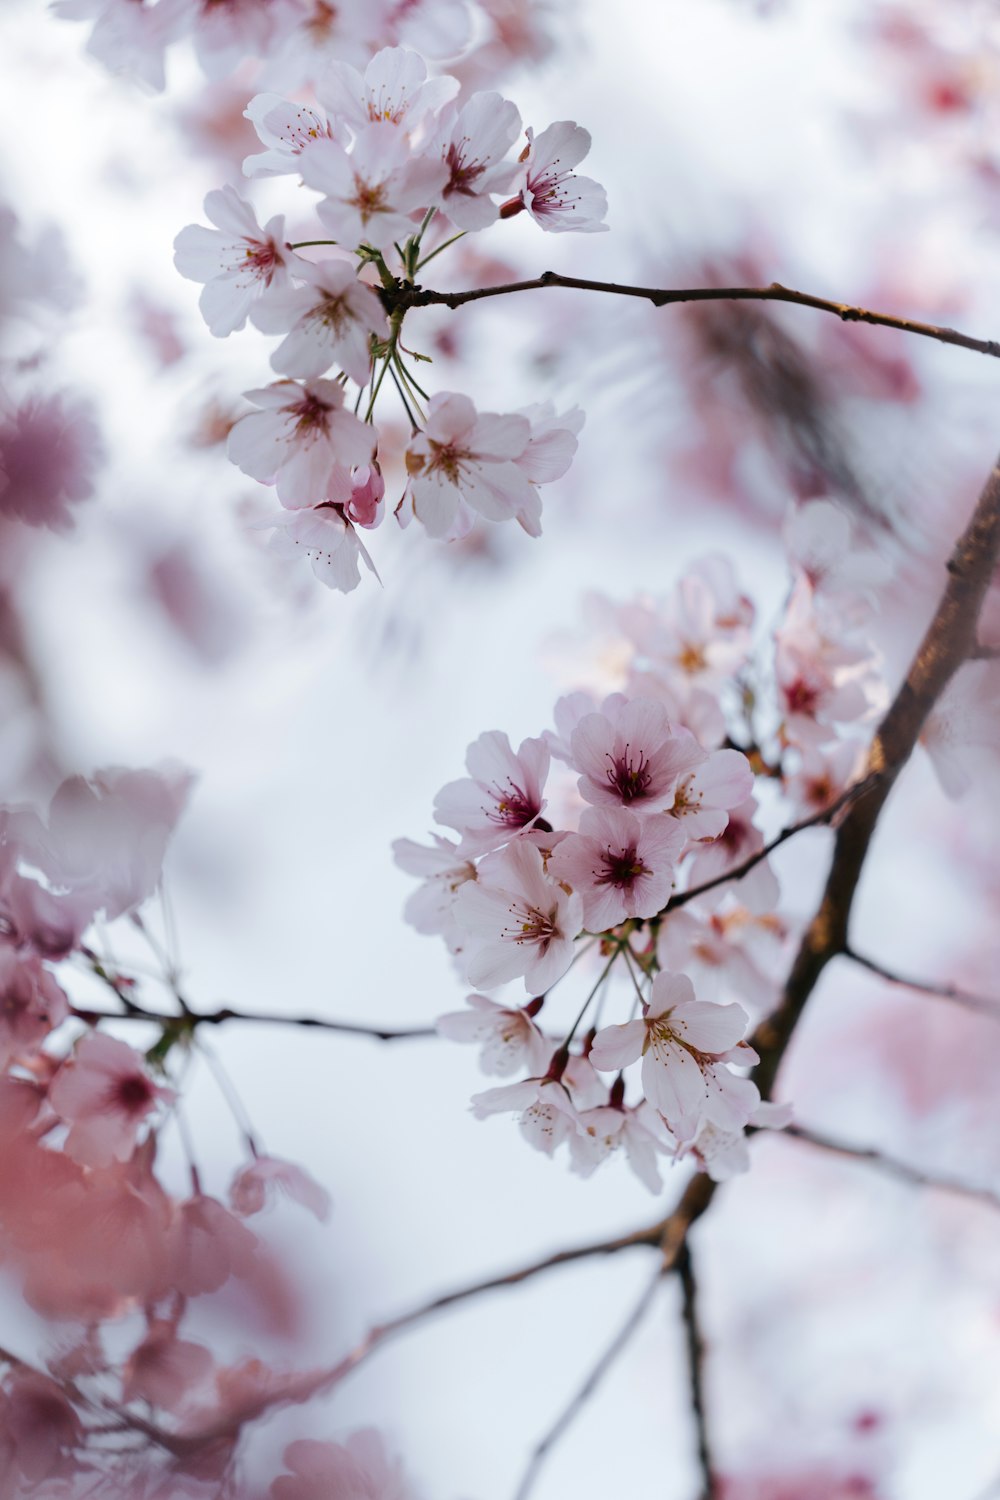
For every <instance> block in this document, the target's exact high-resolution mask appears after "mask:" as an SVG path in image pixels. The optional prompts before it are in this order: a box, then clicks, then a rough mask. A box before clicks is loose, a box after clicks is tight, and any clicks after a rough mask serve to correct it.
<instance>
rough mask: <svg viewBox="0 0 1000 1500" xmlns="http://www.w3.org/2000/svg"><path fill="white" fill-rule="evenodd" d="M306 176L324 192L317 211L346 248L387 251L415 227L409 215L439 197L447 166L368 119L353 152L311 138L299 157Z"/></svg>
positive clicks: (323, 139)
mask: <svg viewBox="0 0 1000 1500" xmlns="http://www.w3.org/2000/svg"><path fill="white" fill-rule="evenodd" d="M299 168H300V170H301V172H302V180H303V182H304V183H305V184H306V186H307V187H311V188H315V189H316V191H317V192H320V193H322V194H323V195H324V196H323V198H322V200H321V201H320V203H319V205H318V207H317V210H316V211H317V213H318V214H319V217H320V218H321V219H322V221H323V223H324V225H325V226H326V228H327V229H328V230H329V231H330V234H331V235H332V236H333V238H334V239H335V240H336V241H337V242H338V244H341V245H343V246H344V247H345V248H346V249H348V250H355V249H357V248H358V247H359V246H361V245H370V246H371V247H372V248H373V249H375V250H381V251H385V252H388V251H389V250H391V249H392V245H393V241H394V240H398V241H400V243H402V241H403V240H405V239H408V238H409V236H410V235H411V234H412V233H413V231H414V230H415V228H416V225H415V224H414V223H413V222H412V219H411V215H412V214H413V213H414V212H415V211H417V210H419V209H425V208H427V207H428V205H429V204H431V203H433V202H434V200H435V199H436V198H437V197H439V195H440V192H441V187H442V184H443V182H444V177H445V169H444V166H443V164H442V163H441V162H439V161H437V160H436V158H435V157H433V156H431V155H422V154H419V153H414V152H413V151H412V150H411V149H410V146H409V143H408V142H407V140H406V137H405V135H404V134H403V133H402V132H400V131H395V130H380V129H379V128H378V127H377V126H374V125H369V126H368V127H367V128H366V129H365V130H363V131H362V132H361V134H360V135H359V136H358V137H357V139H356V140H355V142H354V146H353V149H352V150H351V153H350V155H348V153H347V152H346V151H345V150H344V148H343V146H340V145H338V143H337V142H336V141H332V140H329V139H326V138H321V139H320V140H317V141H312V142H310V144H309V145H308V146H306V147H305V149H304V150H303V151H302V153H301V155H300V157H299Z"/></svg>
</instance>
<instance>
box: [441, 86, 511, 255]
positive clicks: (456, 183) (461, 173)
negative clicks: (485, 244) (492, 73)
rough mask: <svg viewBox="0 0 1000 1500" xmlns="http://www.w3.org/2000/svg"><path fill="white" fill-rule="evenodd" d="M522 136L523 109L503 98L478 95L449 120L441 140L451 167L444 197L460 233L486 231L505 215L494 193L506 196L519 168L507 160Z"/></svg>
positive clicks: (443, 156) (447, 167)
mask: <svg viewBox="0 0 1000 1500" xmlns="http://www.w3.org/2000/svg"><path fill="white" fill-rule="evenodd" d="M520 133H521V116H520V114H519V113H518V111H517V107H516V105H514V104H511V102H510V101H509V100H508V99H504V98H502V97H501V95H500V94H495V93H486V94H473V95H472V97H471V99H469V101H468V103H467V104H465V105H464V106H463V108H462V109H461V110H460V111H458V113H457V114H456V113H455V112H454V110H452V111H451V112H450V114H449V116H448V118H447V119H446V120H445V121H444V124H443V127H442V130H441V132H440V134H439V136H438V140H437V142H436V149H437V150H439V151H440V155H441V160H442V162H443V163H444V167H445V180H444V183H443V188H442V191H441V194H440V198H441V203H442V205H443V207H444V210H445V212H446V213H447V215H448V217H449V218H450V219H451V220H452V222H453V223H454V224H456V225H457V226H458V228H459V229H465V230H470V229H485V228H486V226H487V225H488V224H492V223H493V222H494V220H495V219H496V218H497V216H498V214H499V208H498V207H497V205H496V204H495V203H494V202H493V199H492V198H491V196H490V194H491V193H503V192H506V191H507V190H508V189H509V188H510V187H511V186H512V184H513V182H514V180H515V178H516V175H517V172H518V166H517V163H516V162H505V161H504V160H503V158H504V157H505V156H506V155H507V152H508V151H509V150H510V148H511V146H513V144H514V142H515V141H516V140H517V138H518V136H519V135H520Z"/></svg>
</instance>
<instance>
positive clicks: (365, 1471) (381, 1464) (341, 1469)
mask: <svg viewBox="0 0 1000 1500" xmlns="http://www.w3.org/2000/svg"><path fill="white" fill-rule="evenodd" d="M283 1462H284V1464H285V1467H286V1468H287V1469H289V1470H291V1473H290V1474H282V1475H280V1476H279V1478H277V1479H275V1481H274V1483H273V1484H272V1485H271V1488H270V1491H269V1495H270V1500H341V1497H343V1500H416V1494H415V1492H414V1490H413V1489H412V1488H411V1487H410V1484H409V1483H408V1481H407V1479H406V1476H405V1474H404V1473H403V1469H402V1465H401V1463H400V1461H399V1460H398V1459H394V1458H390V1457H389V1455H388V1454H387V1452H386V1449H385V1445H384V1443H383V1441H382V1437H381V1435H380V1434H379V1433H377V1432H375V1431H373V1430H372V1429H371V1428H364V1429H362V1430H361V1431H360V1432H354V1433H352V1434H351V1436H350V1437H349V1438H348V1439H347V1440H346V1442H345V1443H344V1445H343V1446H341V1445H340V1444H339V1443H321V1442H317V1441H315V1440H314V1439H312V1438H299V1439H298V1441H297V1442H294V1443H289V1445H288V1447H287V1448H286V1449H285V1452H284V1455H283Z"/></svg>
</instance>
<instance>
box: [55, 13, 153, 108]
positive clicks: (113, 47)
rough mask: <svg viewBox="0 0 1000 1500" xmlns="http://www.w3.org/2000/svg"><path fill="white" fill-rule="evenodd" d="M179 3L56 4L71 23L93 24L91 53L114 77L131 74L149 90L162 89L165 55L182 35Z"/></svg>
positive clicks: (90, 43)
mask: <svg viewBox="0 0 1000 1500" xmlns="http://www.w3.org/2000/svg"><path fill="white" fill-rule="evenodd" d="M178 4H179V0H156V3H155V4H149V3H147V0H55V4H54V5H53V7H52V9H53V10H54V12H55V14H56V15H57V16H62V17H64V18H65V19H66V20H67V21H85V20H93V21H94V29H93V31H92V32H91V33H90V37H89V39H88V41H87V51H88V52H89V53H90V54H91V55H92V56H93V57H96V58H97V59H98V60H99V61H100V62H102V63H103V64H104V66H105V67H106V68H107V69H108V70H109V72H112V73H126V74H130V75H132V76H133V77H135V78H136V79H138V80H139V81H140V82H142V83H144V84H146V86H147V87H148V88H152V89H157V90H159V89H162V88H163V86H164V83H165V81H166V79H165V75H164V54H165V51H166V48H167V46H168V44H169V43H170V42H172V41H173V40H174V38H175V37H176V36H177V35H178V34H179V31H180V23H181V20H182V17H181V14H180V11H179V8H178Z"/></svg>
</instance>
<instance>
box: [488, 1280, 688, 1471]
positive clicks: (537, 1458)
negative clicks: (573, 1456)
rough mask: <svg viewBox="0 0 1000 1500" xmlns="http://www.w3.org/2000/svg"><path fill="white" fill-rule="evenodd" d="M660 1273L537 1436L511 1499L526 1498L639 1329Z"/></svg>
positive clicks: (657, 1284)
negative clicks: (581, 1381) (545, 1464)
mask: <svg viewBox="0 0 1000 1500" xmlns="http://www.w3.org/2000/svg"><path fill="white" fill-rule="evenodd" d="M663 1275H664V1268H663V1267H662V1266H658V1267H657V1270H656V1274H655V1275H654V1277H653V1279H652V1281H650V1282H649V1284H648V1285H647V1286H646V1288H645V1289H644V1291H643V1293H642V1296H641V1297H640V1298H639V1300H638V1302H637V1303H636V1304H635V1307H634V1308H633V1309H632V1311H631V1312H630V1313H629V1315H628V1317H627V1318H626V1319H625V1322H624V1323H623V1324H622V1326H621V1327H620V1328H619V1330H618V1332H617V1333H616V1334H615V1336H614V1338H613V1339H612V1340H611V1342H610V1344H609V1345H608V1346H607V1348H606V1349H605V1350H604V1351H603V1352H602V1354H601V1356H600V1358H599V1359H598V1360H597V1362H596V1364H595V1365H594V1366H593V1368H592V1369H591V1370H590V1372H589V1374H588V1375H587V1378H586V1379H585V1380H584V1382H583V1384H582V1385H581V1386H580V1388H579V1390H578V1391H576V1392H575V1394H574V1395H573V1397H572V1398H571V1400H570V1401H569V1403H568V1404H567V1405H566V1406H565V1407H564V1408H563V1410H562V1411H561V1412H560V1413H559V1416H558V1417H557V1418H556V1420H555V1421H554V1422H553V1424H552V1426H551V1427H550V1428H549V1430H548V1431H547V1432H546V1433H545V1435H544V1436H543V1437H542V1438H540V1439H539V1441H538V1443H537V1444H536V1446H535V1447H534V1448H533V1449H532V1452H531V1456H530V1458H529V1459H528V1465H527V1468H526V1469H525V1471H524V1474H523V1476H522V1478H521V1483H520V1484H519V1485H518V1489H517V1494H516V1495H515V1497H514V1500H528V1495H529V1494H530V1493H531V1491H532V1490H533V1489H534V1486H535V1480H536V1479H537V1478H538V1474H539V1472H540V1470H541V1467H542V1465H543V1464H544V1462H545V1460H546V1458H547V1456H548V1454H549V1453H550V1452H551V1451H552V1449H553V1448H554V1447H555V1445H556V1444H557V1443H558V1442H559V1440H560V1438H561V1437H562V1435H563V1433H564V1432H566V1430H567V1429H568V1428H569V1427H570V1426H571V1424H572V1423H573V1421H574V1420H575V1419H576V1417H577V1416H578V1415H579V1413H580V1411H581V1409H582V1407H583V1406H584V1405H585V1404H586V1402H587V1401H588V1400H589V1399H590V1397H591V1396H592V1395H593V1394H594V1392H595V1391H596V1390H597V1387H598V1386H599V1385H600V1383H601V1381H602V1380H603V1379H604V1377H605V1375H607V1374H608V1372H609V1370H610V1369H611V1367H612V1365H613V1364H614V1362H615V1360H616V1359H617V1358H618V1357H619V1355H620V1354H623V1353H624V1351H625V1349H626V1347H627V1345H628V1343H629V1340H630V1339H631V1338H632V1336H633V1334H635V1333H636V1332H637V1331H638V1329H639V1326H640V1324H641V1323H642V1320H643V1318H644V1317H645V1315H646V1313H647V1312H648V1310H649V1307H650V1305H651V1303H652V1301H653V1298H654V1296H655V1295H656V1291H657V1288H658V1287H659V1285H660V1283H661V1282H662V1280H663Z"/></svg>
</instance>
